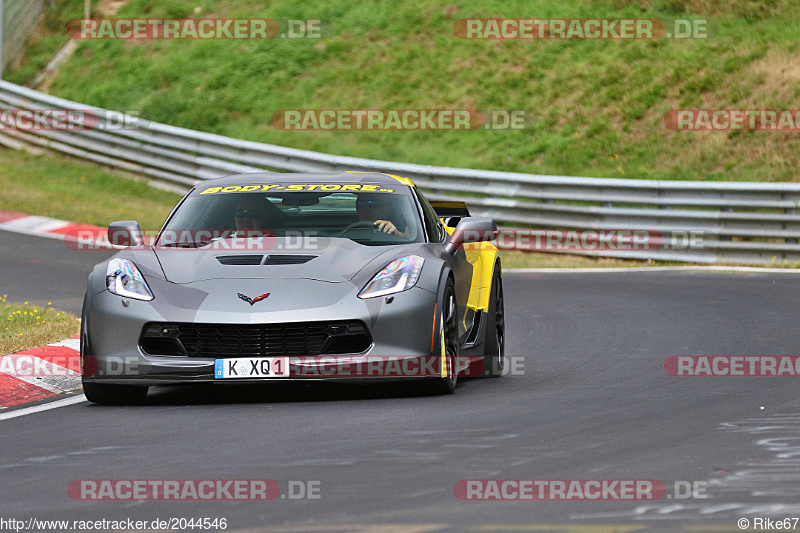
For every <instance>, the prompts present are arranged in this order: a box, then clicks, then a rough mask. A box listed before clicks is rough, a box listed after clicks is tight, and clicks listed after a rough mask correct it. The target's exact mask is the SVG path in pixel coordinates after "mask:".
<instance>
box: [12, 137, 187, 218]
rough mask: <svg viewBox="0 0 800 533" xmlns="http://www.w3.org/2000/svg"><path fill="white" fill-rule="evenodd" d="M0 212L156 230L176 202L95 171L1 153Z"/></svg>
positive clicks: (49, 158) (51, 158) (67, 161)
mask: <svg viewBox="0 0 800 533" xmlns="http://www.w3.org/2000/svg"><path fill="white" fill-rule="evenodd" d="M0 190H2V191H3V194H2V195H0V210H8V211H19V212H22V213H27V214H29V215H44V216H49V217H53V218H60V219H63V220H69V221H73V222H82V223H88V224H95V225H98V226H107V225H108V224H109V222H113V221H115V220H138V221H139V224H140V225H141V227H142V229H158V228H160V227H161V225H162V224H163V223H164V220H166V218H167V215H169V212H170V210H171V209H172V208H173V207H174V206H175V204H176V203H177V202H178V200H179V199H180V196H178V195H177V194H174V193H169V192H165V191H162V190H159V189H154V188H153V187H150V186H149V185H148V184H147V183H145V182H143V181H136V180H133V179H131V178H127V177H124V176H120V175H119V174H114V173H112V172H110V171H108V170H106V169H104V168H102V167H100V166H98V165H94V164H91V163H84V162H81V161H77V160H75V159H71V158H67V157H63V156H57V155H51V154H45V155H30V154H27V153H25V152H19V151H15V150H8V149H0Z"/></svg>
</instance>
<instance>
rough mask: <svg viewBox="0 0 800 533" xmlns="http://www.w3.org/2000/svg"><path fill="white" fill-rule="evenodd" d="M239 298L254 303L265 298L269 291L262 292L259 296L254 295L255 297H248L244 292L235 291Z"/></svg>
mask: <svg viewBox="0 0 800 533" xmlns="http://www.w3.org/2000/svg"><path fill="white" fill-rule="evenodd" d="M237 294H238V295H239V298H240V299H242V300H244V301H245V302H247V303H249V304H250V305H253V304H255V303H256V302H260V301H261V300H266V299H267V296H269V293H265V294H262V295H261V296H256V297H255V298H250V297H249V296H245V295H244V294H242V293H241V292H240V293H237Z"/></svg>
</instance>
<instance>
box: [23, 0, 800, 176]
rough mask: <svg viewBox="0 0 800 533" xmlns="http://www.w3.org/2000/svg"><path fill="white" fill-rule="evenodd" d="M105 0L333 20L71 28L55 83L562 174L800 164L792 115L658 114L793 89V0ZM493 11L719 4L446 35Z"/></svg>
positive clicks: (120, 106)
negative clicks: (375, 115)
mask: <svg viewBox="0 0 800 533" xmlns="http://www.w3.org/2000/svg"><path fill="white" fill-rule="evenodd" d="M70 2H71V3H72V4H82V2H79V1H78V0H70ZM70 2H66V1H65V2H63V4H65V5H66V4H70ZM196 8H200V13H199V14H195V9H196ZM68 11H69V10H67V9H63V12H64V13H67V12H68ZM117 16H118V17H123V18H124V17H167V18H181V17H194V16H209V17H216V16H219V17H272V18H277V19H287V18H293V19H307V18H308V19H322V20H324V21H327V22H328V23H329V24H330V30H329V32H328V35H327V36H326V37H325V38H323V39H321V40H273V41H225V40H217V41H197V40H195V41H150V42H138V43H134V42H122V41H83V42H82V43H81V44H80V46H79V48H78V50H77V52H76V54H75V55H74V56H73V57H72V58H71V59H70V60H69V62H68V63H67V64H66V65H65V66H64V67H63V68H62V69H61V71H60V73H59V75H58V77H57V78H56V80H55V82H54V84H53V86H52V88H51V91H52V92H53V93H54V94H57V95H59V96H63V97H66V98H69V99H72V100H76V101H80V102H86V103H89V104H93V105H98V106H101V107H106V108H111V109H117V110H138V111H139V112H140V115H141V116H142V117H144V118H147V119H151V120H156V121H160V122H165V123H169V124H175V125H179V126H185V127H189V128H193V129H198V130H203V131H209V132H215V133H220V134H223V135H229V136H232V137H239V138H245V139H250V140H256V141H262V142H268V143H274V144H279V145H285V146H292V147H297V148H304V149H310V150H317V151H322V152H328V153H334V154H342V155H352V156H360V157H369V158H376V159H386V160H395V161H408V162H414V163H424V164H435V165H448V166H458V167H471V168H483V169H496V170H507V171H518V172H530V173H543V174H557V175H582V176H600V177H624V178H651V179H673V180H686V179H709V180H737V181H752V180H758V181H796V180H797V166H798V165H797V163H798V157H797V154H798V153H799V152H800V137H798V136H797V135H796V134H794V133H767V132H754V133H753V132H751V133H724V132H722V133H721V132H715V133H709V132H694V133H692V132H675V131H671V130H668V129H667V128H665V127H664V123H663V122H664V121H663V118H664V115H665V113H666V112H667V111H669V110H670V109H674V108H700V107H702V108H793V107H796V101H797V97H798V96H800V84H798V81H800V69H798V68H797V67H796V64H797V61H796V56H797V53H798V52H799V51H800V48H798V44H799V43H800V3H798V2H795V1H793V0H759V1H756V0H726V1H724V2H719V1H712V0H572V1H569V2H550V1H548V0H531V1H528V2H521V1H512V2H507V1H501V0H448V1H446V2H444V1H435V0H419V1H417V2H413V3H406V4H403V3H386V2H379V1H378V0H363V1H361V2H339V1H335V0H312V1H309V2H303V3H297V2H286V1H277V2H272V3H270V4H269V6H267V7H265V6H264V3H262V2H255V1H244V0H158V1H155V0H129V1H128V3H127V4H126V5H125V6H124V7H123V8H122V10H121V11H120V12H119V13H118V15H117ZM492 16H505V17H530V16H535V17H540V18H544V17H556V18H567V17H579V18H592V17H604V18H608V17H629V18H676V17H685V16H701V17H711V18H713V19H714V24H715V26H716V27H717V32H716V35H715V36H714V38H711V39H707V40H688V41H574V40H573V41H527V42H523V41H505V42H500V41H468V40H461V39H457V38H455V37H454V35H453V22H454V21H455V20H457V19H460V18H468V17H492ZM71 17H72V15H69V16H68V17H67V16H64V18H65V20H66V19H67V18H71ZM21 77H24V76H23V73H21V72H19V71H17V72H13V73H12V74H11V79H20V78H21ZM295 108H314V109H327V108H333V109H342V108H373V109H375V108H389V109H403V108H453V109H456V108H471V109H527V110H531V111H532V112H533V114H534V116H535V121H534V123H533V127H532V129H528V130H524V131H469V132H425V131H418V132H414V131H406V132H388V131H387V132H376V131H373V132H366V131H360V132H359V131H356V132H343V131H340V132H314V131H303V132H297V131H281V130H278V129H275V128H273V127H272V126H271V124H270V118H271V116H272V114H273V112H275V111H277V110H281V109H295Z"/></svg>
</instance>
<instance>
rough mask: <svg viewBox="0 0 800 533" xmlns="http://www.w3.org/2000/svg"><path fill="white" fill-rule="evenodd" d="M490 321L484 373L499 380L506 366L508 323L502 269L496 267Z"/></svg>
mask: <svg viewBox="0 0 800 533" xmlns="http://www.w3.org/2000/svg"><path fill="white" fill-rule="evenodd" d="M489 302H490V306H489V313H488V315H489V317H488V318H489V321H488V322H487V327H486V342H485V343H484V352H483V354H484V355H483V372H482V373H481V375H483V376H486V377H492V378H498V377H500V376H502V375H503V367H504V366H505V363H506V361H505V348H506V322H505V307H504V303H503V279H502V277H501V276H500V267H499V266H497V265H495V267H494V275H493V276H492V292H491V295H490V296H489Z"/></svg>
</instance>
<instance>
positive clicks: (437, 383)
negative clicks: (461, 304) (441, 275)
mask: <svg viewBox="0 0 800 533" xmlns="http://www.w3.org/2000/svg"><path fill="white" fill-rule="evenodd" d="M439 316H440V319H439V322H440V324H441V328H442V329H441V330H440V332H441V333H440V334H441V335H442V338H443V339H442V341H441V342H442V343H444V352H445V355H444V357H445V364H446V365H447V377H444V378H438V379H432V380H429V381H430V382H429V383H426V384H427V385H428V390H429V392H430V393H432V394H453V392H455V390H456V382H457V381H458V374H457V373H456V357H457V355H458V306H457V305H456V289H455V285H454V284H453V280H452V279H449V278H448V280H447V284H446V285H445V288H444V298H443V299H442V312H441V314H440V315H439Z"/></svg>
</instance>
